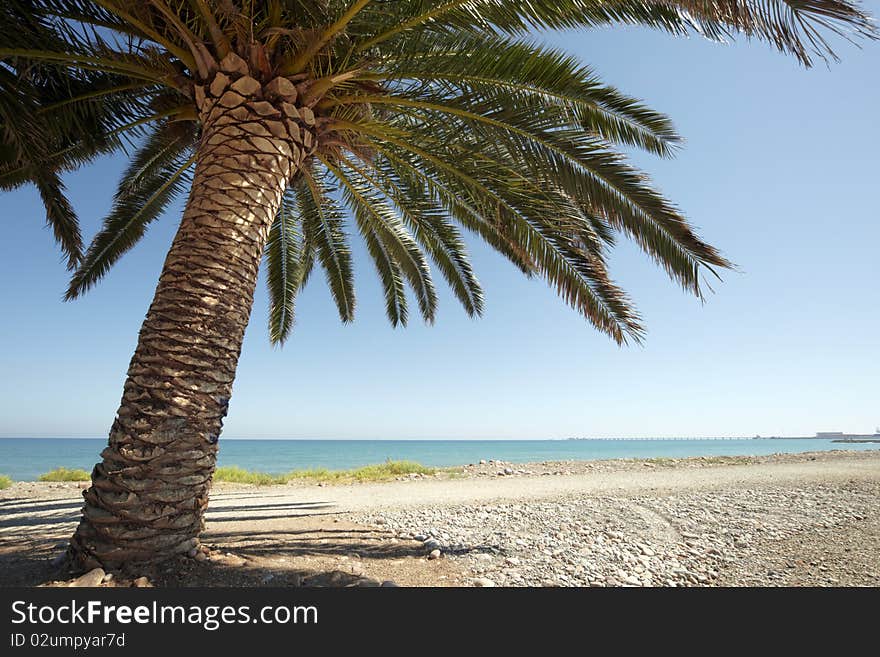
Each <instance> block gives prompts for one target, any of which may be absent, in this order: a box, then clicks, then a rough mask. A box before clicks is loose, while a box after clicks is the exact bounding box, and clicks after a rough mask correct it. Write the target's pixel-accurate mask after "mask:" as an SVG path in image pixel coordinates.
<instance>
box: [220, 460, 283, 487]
mask: <svg viewBox="0 0 880 657" xmlns="http://www.w3.org/2000/svg"><path fill="white" fill-rule="evenodd" d="M214 481H228V482H230V483H233V484H254V485H256V486H269V485H271V484H283V483H286V482H287V479H285V477H284V475H270V474H266V473H265V472H251V471H250V470H245V469H244V468H239V467H238V466H237V465H229V466H224V467H222V468H217V469H216V470H215V471H214Z"/></svg>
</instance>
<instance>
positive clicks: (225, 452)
mask: <svg viewBox="0 0 880 657" xmlns="http://www.w3.org/2000/svg"><path fill="white" fill-rule="evenodd" d="M106 444H107V439H106V438H0V475H6V476H8V477H11V478H12V479H14V480H16V481H33V480H36V479H37V478H38V477H39V476H40V475H41V474H43V473H45V472H48V471H50V470H53V469H54V468H57V467H62V466H63V467H67V468H81V469H83V470H87V471H91V469H92V466H94V464H95V463H96V462H97V461H98V460H100V456H99V455H100V452H101V450H102V449H103V448H104V446H105V445H106ZM833 449H847V450H859V451H865V450H870V449H878V445H876V444H871V443H835V442H833V441H832V440H826V439H818V438H615V439H608V438H592V439H574V440H572V439H565V438H549V439H542V440H504V439H498V440H485V439H483V440H468V439H458V440H415V439H413V440H341V439H340V440H336V439H283V438H259V439H249V438H221V440H220V453H219V456H218V464H219V465H220V466H232V465H235V466H239V467H242V468H245V469H247V470H256V471H260V472H267V473H270V474H281V473H284V472H289V471H290V470H298V469H305V468H327V469H331V470H336V469H345V468H355V467H360V466H364V465H370V464H374V463H381V462H383V461H386V460H389V459H391V460H409V461H417V462H419V463H422V464H423V465H427V466H433V467H448V466H456V465H464V464H467V463H476V462H479V461H480V460H481V459H486V460H489V459H495V460H501V461H509V462H512V463H528V462H534V461H563V460H580V461H594V460H602V459H616V458H657V457H667V458H685V457H689V456H763V455H768V454H774V453H798V452H809V451H826V450H833Z"/></svg>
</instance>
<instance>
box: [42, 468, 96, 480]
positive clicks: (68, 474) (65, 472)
mask: <svg viewBox="0 0 880 657" xmlns="http://www.w3.org/2000/svg"><path fill="white" fill-rule="evenodd" d="M89 479H90V476H89V473H88V472H86V471H85V470H69V469H67V468H55V469H54V470H52V471H51V472H47V473H46V474H41V475H40V478H39V480H38V481H88V480H89Z"/></svg>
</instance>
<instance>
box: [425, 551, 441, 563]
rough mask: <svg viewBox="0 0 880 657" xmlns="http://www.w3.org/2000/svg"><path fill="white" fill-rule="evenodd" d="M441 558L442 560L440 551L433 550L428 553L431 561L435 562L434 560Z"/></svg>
mask: <svg viewBox="0 0 880 657" xmlns="http://www.w3.org/2000/svg"><path fill="white" fill-rule="evenodd" d="M439 558H440V550H431V551H430V552H429V553H428V559H429V560H431V561H433V560H434V559H439Z"/></svg>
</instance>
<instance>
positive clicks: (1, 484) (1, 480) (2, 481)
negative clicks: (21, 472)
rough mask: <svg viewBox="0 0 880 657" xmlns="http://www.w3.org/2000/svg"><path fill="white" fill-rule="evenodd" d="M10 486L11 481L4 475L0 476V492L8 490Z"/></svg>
mask: <svg viewBox="0 0 880 657" xmlns="http://www.w3.org/2000/svg"><path fill="white" fill-rule="evenodd" d="M11 485H12V479H11V478H10V477H7V476H6V475H0V490H3V489H4V488H9V487H10V486H11Z"/></svg>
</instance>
